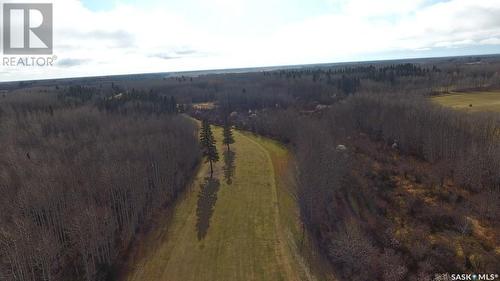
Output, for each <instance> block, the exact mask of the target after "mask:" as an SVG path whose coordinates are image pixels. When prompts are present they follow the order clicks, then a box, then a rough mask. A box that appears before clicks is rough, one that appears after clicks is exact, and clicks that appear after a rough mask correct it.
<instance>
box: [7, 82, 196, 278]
mask: <svg viewBox="0 0 500 281" xmlns="http://www.w3.org/2000/svg"><path fill="white" fill-rule="evenodd" d="M75 91H76V92H78V91H79V89H78V88H75V89H72V90H70V93H71V94H70V96H71V98H73V93H75ZM75 95H76V94H75ZM33 96H35V95H33ZM19 97H20V98H22V96H19ZM75 97H80V96H79V95H76V96H75ZM45 98H47V99H49V100H50V102H47V103H40V104H39V105H38V106H37V107H35V106H33V105H32V104H31V103H30V105H28V107H26V108H24V109H23V101H22V100H21V101H18V102H11V101H12V100H13V99H16V97H13V98H12V97H9V99H5V100H4V101H3V102H2V103H1V105H0V108H1V114H0V132H1V133H0V143H1V145H0V156H1V157H0V192H1V194H2V196H0V280H9V281H10V280H16V281H26V280H88V281H90V280H105V279H108V280H112V279H113V278H114V277H113V274H114V272H115V269H116V262H118V261H119V260H120V256H121V255H122V254H123V251H124V249H126V247H127V246H128V245H129V244H130V243H131V242H132V241H133V239H134V236H135V234H136V233H137V232H138V231H140V229H141V228H142V227H143V226H144V225H146V224H147V223H148V221H149V219H150V218H151V215H152V213H153V212H154V211H155V210H159V209H160V208H165V207H169V206H170V204H171V203H172V202H173V200H174V199H175V198H176V196H177V195H178V194H179V193H180V192H181V191H182V190H183V188H184V187H185V185H186V184H187V182H188V181H189V179H190V178H191V177H192V174H193V172H194V170H195V166H196V165H197V163H198V159H199V157H200V155H199V150H198V141H197V137H196V136H197V126H196V124H195V123H194V122H193V121H191V120H189V119H187V118H185V117H183V116H180V115H172V114H161V113H159V114H151V113H147V112H145V111H141V110H137V111H134V110H128V112H127V113H126V114H125V113H123V112H122V113H121V114H116V113H114V112H112V111H106V110H101V111H100V110H99V109H98V108H96V106H95V105H93V104H92V103H86V104H82V105H79V106H75V105H72V106H67V105H64V104H58V103H57V98H55V99H51V98H50V95H47V96H45ZM59 98H62V97H61V96H59ZM36 99H37V98H36V97H33V99H31V100H32V101H33V100H36ZM85 99H86V98H85ZM135 102H137V103H140V102H141V101H135ZM47 104H51V105H53V107H52V106H51V109H50V110H49V108H48V106H46V105H47Z"/></svg>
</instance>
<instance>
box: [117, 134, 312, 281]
mask: <svg viewBox="0 0 500 281" xmlns="http://www.w3.org/2000/svg"><path fill="white" fill-rule="evenodd" d="M214 133H215V135H216V136H217V137H218V144H219V151H220V152H222V151H223V148H222V146H221V145H220V144H221V139H220V136H221V134H222V132H221V129H219V128H217V129H216V130H215V131H214ZM234 135H235V139H236V144H235V145H234V146H233V150H234V151H235V153H236V154H235V155H236V158H235V166H236V169H235V172H234V176H233V178H232V183H231V184H230V185H229V184H228V183H227V182H226V180H225V179H224V174H225V173H224V169H223V166H224V161H223V159H224V157H223V156H222V155H221V162H219V163H217V164H216V171H215V177H216V178H218V179H219V182H218V186H216V187H211V188H210V189H204V192H200V190H201V189H202V188H201V185H202V184H203V183H204V182H205V179H204V178H205V177H206V175H207V168H206V166H207V165H204V166H203V167H202V170H201V171H200V173H199V174H198V177H197V179H196V180H195V182H194V185H193V186H192V187H191V190H190V191H189V192H187V194H186V198H184V199H183V200H182V201H180V202H179V203H178V205H177V206H176V208H175V211H174V212H173V214H172V218H171V219H168V220H167V219H166V220H165V222H163V223H160V225H159V226H158V227H156V229H155V230H154V231H152V232H151V233H150V234H148V235H147V236H146V237H145V238H144V239H142V241H141V244H142V245H140V247H139V248H140V249H141V250H138V251H136V253H135V254H133V255H132V256H131V258H130V259H129V261H128V264H129V272H128V273H127V274H126V277H125V278H124V280H130V281H132V280H182V281H189V280H218V281H219V280H272V281H275V280H297V281H298V280H313V279H314V278H313V276H312V274H311V272H310V271H309V270H308V266H306V263H305V262H304V260H303V259H302V258H301V256H300V253H299V252H300V251H299V250H298V247H297V241H299V239H301V238H300V237H301V231H300V230H301V227H300V225H299V221H298V210H297V206H296V204H295V202H294V200H293V197H292V196H291V194H290V192H288V191H287V190H286V186H287V182H286V180H284V178H283V177H282V175H284V171H285V170H286V167H287V165H288V159H289V158H288V157H289V155H288V152H287V151H286V149H285V148H284V147H282V146H280V145H279V144H277V143H275V142H272V141H269V140H266V139H263V138H259V137H256V136H253V135H250V134H246V133H245V134H243V133H241V132H235V134H234ZM221 154H222V153H221ZM207 198H208V199H207ZM206 200H209V201H206ZM203 209H205V210H203ZM200 214H201V215H200ZM200 220H201V223H200ZM200 225H203V226H204V227H205V228H206V229H204V230H203V231H202V235H201V239H199V238H200V229H199V226H200Z"/></svg>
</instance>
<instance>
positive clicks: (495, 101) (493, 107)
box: [432, 91, 500, 112]
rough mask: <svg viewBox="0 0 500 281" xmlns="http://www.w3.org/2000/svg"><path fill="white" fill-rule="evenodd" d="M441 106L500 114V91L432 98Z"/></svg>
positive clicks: (453, 94) (452, 94)
mask: <svg viewBox="0 0 500 281" xmlns="http://www.w3.org/2000/svg"><path fill="white" fill-rule="evenodd" d="M432 99H433V100H434V101H435V102H438V103H439V104H441V105H444V106H448V107H452V108H455V109H459V110H465V111H470V112H478V111H495V112H500V91H495V92H467V93H451V94H447V95H442V96H437V97H434V98H432Z"/></svg>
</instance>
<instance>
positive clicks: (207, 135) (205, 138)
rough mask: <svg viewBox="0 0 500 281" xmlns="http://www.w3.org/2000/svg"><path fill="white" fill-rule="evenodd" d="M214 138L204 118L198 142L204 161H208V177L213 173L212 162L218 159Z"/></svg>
mask: <svg viewBox="0 0 500 281" xmlns="http://www.w3.org/2000/svg"><path fill="white" fill-rule="evenodd" d="M215 143H216V142H215V138H214V135H213V133H212V129H211V128H210V123H208V120H206V119H204V120H203V121H202V124H201V132H200V144H201V149H202V151H203V157H206V162H209V163H210V178H212V176H213V174H214V169H213V163H214V162H217V161H219V153H218V152H217V147H216V146H215Z"/></svg>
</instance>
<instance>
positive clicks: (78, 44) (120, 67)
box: [0, 0, 500, 81]
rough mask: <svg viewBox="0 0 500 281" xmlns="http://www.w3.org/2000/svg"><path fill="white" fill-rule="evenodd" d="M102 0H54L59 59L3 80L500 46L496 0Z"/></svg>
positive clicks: (499, 2) (0, 75) (499, 49)
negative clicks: (45, 65)
mask: <svg viewBox="0 0 500 281" xmlns="http://www.w3.org/2000/svg"><path fill="white" fill-rule="evenodd" d="M40 2H47V1H40ZM100 2H102V3H100ZM100 2H99V1H97V0H88V1H78V0H55V1H54V2H53V3H54V29H55V30H54V32H55V34H54V54H55V55H57V57H58V60H57V65H56V66H54V67H50V68H39V67H38V68H29V67H19V68H6V67H3V69H2V70H1V71H0V80H1V81H11V80H26V79H43V78H55V77H74V76H94V75H110V74H126V73H145V72H166V71H184V70H199V69H214V68H238V67H253V66H270V65H288V64H304V63H322V62H337V61H352V60H373V59H390V58H404V57H425V56H443V55H461V54H482V53H500V0H450V1H435V0H434V1H429V0H413V1H409V0H379V1H373V0H323V1H320V0H317V1H310V0H302V1H299V0H212V1H206V0H178V1H159V0H158V1H156V0H146V1H132V0H129V1H115V2H108V1H100ZM165 2H166V3H165ZM110 3H111V4H110Z"/></svg>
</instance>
